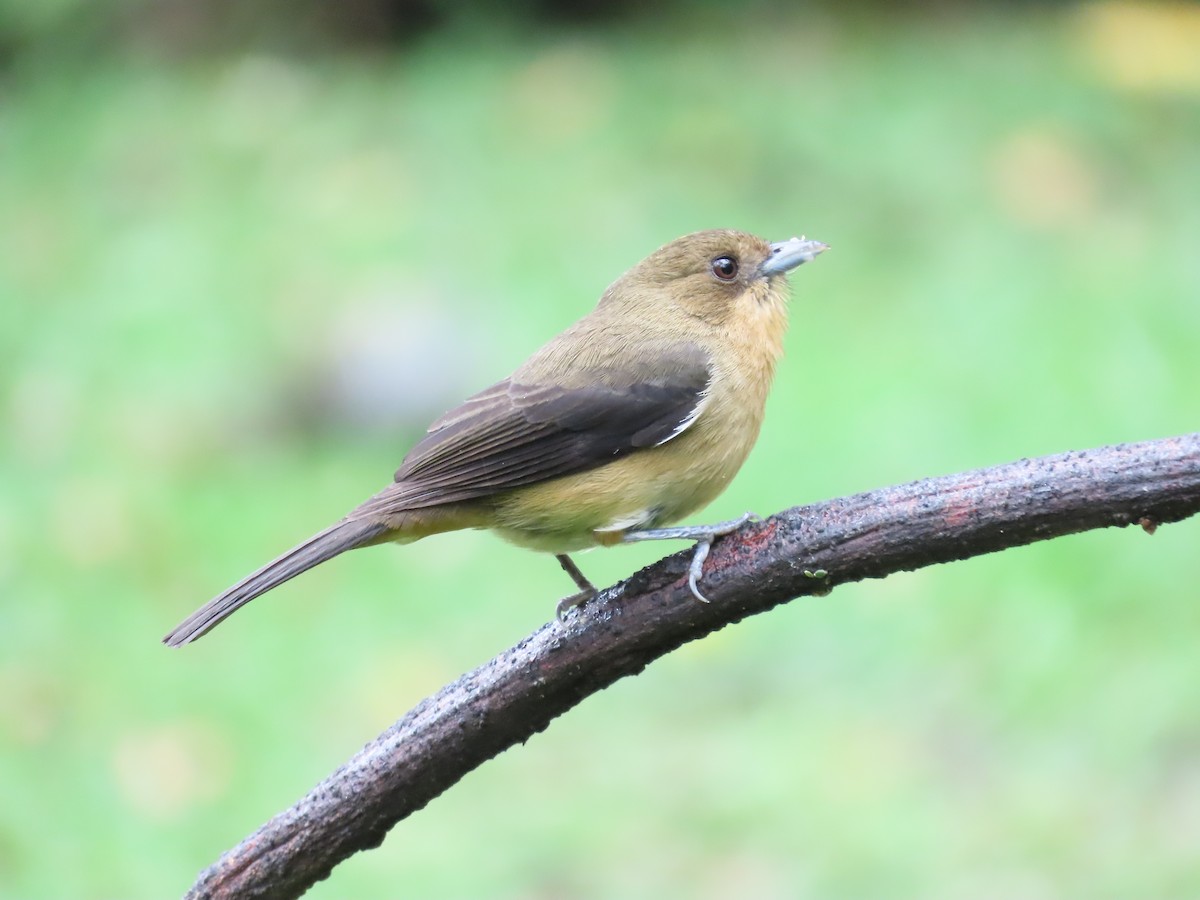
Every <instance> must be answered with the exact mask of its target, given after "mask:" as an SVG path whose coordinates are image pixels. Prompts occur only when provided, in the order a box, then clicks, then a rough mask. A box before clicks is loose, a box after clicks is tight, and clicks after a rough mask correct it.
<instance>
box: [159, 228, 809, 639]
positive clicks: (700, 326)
mask: <svg viewBox="0 0 1200 900" xmlns="http://www.w3.org/2000/svg"><path fill="white" fill-rule="evenodd" d="M826 249H827V247H826V245H825V244H822V243H820V242H819V241H813V240H806V239H805V238H792V239H791V240H787V241H780V242H778V243H774V244H771V243H767V242H766V241H764V240H762V239H761V238H757V237H755V236H753V235H750V234H745V233H743V232H738V231H701V232H697V233H695V234H689V235H686V236H685V237H681V238H678V239H677V240H674V241H672V242H671V243H669V244H667V245H666V246H664V247H662V248H660V249H659V250H656V251H655V252H654V253H652V254H651V255H650V256H648V257H647V258H646V259H644V260H642V261H641V262H640V263H638V264H637V265H636V266H634V267H633V268H632V269H630V270H629V271H628V272H626V273H625V274H624V275H622V276H621V277H620V278H618V279H617V280H616V281H615V282H613V283H612V285H610V286H609V288H608V290H606V291H605V292H604V295H603V296H602V297H601V298H600V302H599V304H598V305H597V306H596V308H595V309H594V310H593V311H592V312H590V313H588V315H586V316H584V317H583V318H582V319H580V320H579V321H578V322H576V323H575V324H574V325H572V326H571V327H570V328H568V329H567V330H566V331H564V332H563V333H562V334H560V335H558V336H557V337H555V338H553V339H552V340H551V341H550V342H549V343H548V344H546V345H545V346H544V347H542V348H541V349H540V350H538V351H537V352H536V353H534V354H533V356H531V357H530V358H529V359H528V360H527V361H526V362H525V364H524V365H522V366H521V367H520V368H518V369H517V370H516V371H515V372H514V373H513V374H512V375H510V376H509V377H508V378H505V379H504V380H503V381H500V382H498V383H497V384H494V385H492V387H490V388H487V389H486V390H484V391H481V392H480V393H478V394H476V395H475V396H473V397H471V398H469V399H468V400H466V401H465V402H464V403H463V404H462V405H461V406H458V407H456V408H454V409H452V410H450V411H449V412H448V413H446V414H445V415H444V416H442V417H441V418H440V419H438V420H437V421H436V422H434V423H433V424H432V425H430V426H429V430H428V432H427V434H426V435H425V437H424V438H423V439H422V440H421V441H420V442H418V443H417V445H416V446H415V447H413V448H412V450H411V451H409V454H408V456H406V457H405V459H404V462H403V463H402V464H401V466H400V468H399V470H398V471H397V472H396V475H395V480H394V483H393V484H390V485H388V487H386V488H384V489H383V490H382V491H380V492H379V493H378V494H376V495H375V496H374V497H371V498H370V499H369V500H367V501H366V502H365V503H363V504H361V505H360V506H358V507H356V508H355V509H353V510H351V512H350V513H349V514H348V515H347V516H346V517H345V518H343V519H342V520H341V521H339V522H336V523H334V524H333V525H331V526H329V527H328V528H326V529H325V530H324V531H321V532H319V533H318V534H316V535H313V536H312V537H311V538H309V539H308V540H306V541H304V543H302V544H300V545H298V546H297V547H295V548H293V549H291V550H289V551H288V552H287V553H285V554H284V555H283V556H281V557H279V558H278V559H276V560H274V561H273V562H270V563H268V564H267V565H265V566H263V567H262V568H261V569H259V570H258V571H257V572H254V573H253V574H252V575H250V576H248V577H247V578H245V579H243V580H242V581H239V582H238V583H237V584H235V585H234V586H233V587H231V588H229V590H227V591H225V592H224V593H223V594H220V595H219V596H217V597H216V598H214V599H213V600H211V601H210V602H209V603H208V604H206V605H205V606H203V607H202V608H200V609H199V610H197V611H196V612H195V613H194V614H192V615H191V616H190V617H188V618H187V619H186V620H185V621H184V622H182V623H181V624H180V625H179V626H178V627H177V628H176V629H175V630H174V631H172V632H171V633H170V634H168V635H167V636H166V637H165V638H164V639H163V641H164V643H166V644H168V645H170V646H178V645H180V644H186V643H188V642H189V641H194V640H195V639H196V638H198V637H200V636H201V635H203V634H205V633H206V632H207V631H209V630H210V629H211V628H213V627H215V626H216V625H217V624H218V623H220V622H221V621H222V620H224V619H225V618H226V617H227V616H229V615H231V614H232V613H233V612H234V611H235V610H237V609H239V608H240V607H242V606H244V605H245V604H246V603H249V602H250V601H251V600H253V599H254V598H255V597H257V596H259V595H260V594H262V593H265V592H266V591H269V590H271V589H272V588H274V587H278V586H279V585H280V584H282V583H283V582H285V581H287V580H289V579H291V578H294V577H295V576H297V575H299V574H300V573H301V572H304V571H307V570H308V569H311V568H312V567H313V566H315V565H318V564H319V563H322V562H325V561H326V560H328V559H331V558H332V557H334V556H337V555H338V554H340V553H342V552H344V551H346V550H351V549H353V548H355V547H365V546H368V545H370V544H381V543H385V542H389V541H391V542H396V543H401V544H404V543H409V542H411V541H415V540H418V539H419V538H423V537H427V536H428V535H431V534H437V533H439V532H443V531H453V530H456V529H459V528H490V529H491V530H492V531H494V532H496V533H497V534H499V535H500V536H501V537H503V538H505V539H506V540H509V541H512V542H513V543H515V544H519V545H520V546H523V547H528V548H531V549H533V550H541V551H544V552H548V553H553V554H555V555H556V557H557V558H558V561H559V562H560V564H561V565H562V566H563V568H564V569H565V570H566V571H567V573H568V574H569V575H571V577H572V579H573V580H574V581H575V583H576V586H577V587H578V588H579V593H577V594H575V595H573V596H571V597H568V598H566V599H565V600H564V601H562V603H560V604H559V610H560V613H561V612H562V611H563V609H565V608H566V607H568V606H570V605H573V604H575V603H579V602H584V601H586V600H587V599H588V598H590V597H591V596H593V595H594V594H595V592H596V591H595V588H594V587H593V586H592V585H591V583H590V582H588V580H587V579H586V578H585V577H584V576H583V574H582V573H581V572H580V571H579V569H578V568H577V567H576V566H575V564H574V562H572V560H571V559H570V557H569V556H567V554H568V553H571V552H573V551H576V550H582V549H584V548H587V547H593V546H596V545H612V544H619V543H622V542H630V541H641V540H658V539H686V540H694V541H697V542H698V543H697V546H696V552H695V554H694V556H693V558H692V565H691V567H690V570H689V575H688V581H689V584H690V586H691V589H692V592H693V593H694V594H695V595H696V597H697V598H699V599H701V600H703V599H704V596H703V595H702V594H701V592H700V589H699V586H698V584H697V582H698V581H699V580H700V579H701V577H702V574H703V565H704V560H705V558H706V557H707V555H708V551H709V547H710V546H711V545H712V542H713V540H715V539H716V538H717V537H719V536H721V535H723V534H728V533H729V532H730V531H732V530H734V529H736V528H737V527H738V526H739V525H741V524H742V523H744V522H745V521H746V520H747V519H748V518H750V517H749V516H746V517H743V518H742V519H739V520H736V521H733V522H722V523H718V524H716V525H711V526H698V527H677V528H666V527H663V526H664V525H666V524H668V523H670V522H675V521H678V520H679V519H681V518H683V517H684V516H687V515H689V514H690V513H692V512H694V511H696V510H698V509H700V508H701V507H703V506H704V505H706V504H707V503H709V502H710V501H711V500H712V499H713V498H715V497H716V496H717V495H718V494H719V493H721V491H722V490H724V489H725V487H726V485H728V484H729V482H730V480H731V479H732V478H733V476H734V475H735V474H736V473H737V471H738V469H739V468H741V465H742V463H743V462H744V461H745V459H746V456H747V454H749V452H750V448H751V447H752V446H753V445H754V442H755V440H756V439H757V438H758V431H759V426H760V425H761V423H762V418H763V407H764V404H765V402H766V399H767V392H768V390H769V388H770V386H771V380H772V377H773V376H774V373H775V363H776V361H777V360H778V359H779V356H780V354H781V352H782V349H783V334H784V330H785V328H786V325H787V280H786V276H787V274H788V273H789V272H790V271H791V270H792V269H794V268H796V267H797V266H799V265H800V264H801V263H805V262H808V261H810V260H812V259H813V258H814V257H816V256H817V254H819V253H821V252H823V251H824V250H826Z"/></svg>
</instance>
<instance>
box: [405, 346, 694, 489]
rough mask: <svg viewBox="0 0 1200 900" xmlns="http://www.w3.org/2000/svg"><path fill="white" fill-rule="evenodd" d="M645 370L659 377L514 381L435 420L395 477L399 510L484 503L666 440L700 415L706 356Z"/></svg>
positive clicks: (580, 375)
mask: <svg viewBox="0 0 1200 900" xmlns="http://www.w3.org/2000/svg"><path fill="white" fill-rule="evenodd" d="M643 368H644V369H648V370H650V371H652V372H654V373H655V374H653V375H652V376H645V375H644V374H643V375H642V376H641V377H630V376H629V375H627V374H625V373H623V372H621V371H620V370H606V369H597V370H596V371H593V372H583V371H578V370H576V371H574V372H572V373H571V381H572V382H573V384H572V385H571V386H561V385H556V384H522V383H521V382H520V381H519V380H517V379H518V378H519V377H520V373H518V375H515V376H513V378H509V379H505V380H504V381H501V382H499V383H498V384H495V385H493V386H492V387H490V388H488V389H487V390H485V391H482V392H480V393H478V394H476V395H475V396H474V397H471V398H470V399H469V400H467V401H466V402H464V403H463V404H462V405H461V406H458V407H456V408H455V409H452V410H451V411H450V412H448V413H446V415H444V416H442V417H441V418H440V419H438V420H437V421H436V422H434V423H433V425H432V426H430V429H429V433H428V434H427V435H426V436H425V437H424V438H423V439H422V440H421V442H420V443H418V444H417V445H416V446H415V447H413V449H412V450H411V451H410V452H409V454H408V456H407V457H405V460H404V464H403V465H401V467H400V469H399V470H398V471H397V472H396V481H397V482H398V483H399V484H400V485H402V486H404V488H405V490H403V502H404V504H405V505H406V506H409V507H413V506H432V505H435V504H439V503H451V502H455V501H459V500H471V499H475V498H478V497H485V496H488V495H490V494H495V493H498V492H500V491H506V490H510V489H512V488H517V487H522V486H524V485H529V484H535V483H537V482H540V481H546V480H548V479H550V478H556V477H559V476H561V475H568V474H571V473H573V472H580V471H583V470H585V469H590V468H593V467H595V466H598V465H600V464H602V463H605V462H608V461H610V460H613V459H615V458H617V457H619V456H621V455H623V454H625V453H629V452H632V451H634V450H637V449H640V448H644V447H653V446H655V445H657V444H661V443H664V442H666V441H668V440H670V439H671V438H672V437H674V436H675V435H676V434H678V433H681V432H682V431H683V430H684V429H685V428H686V427H687V426H688V425H690V424H691V422H692V421H693V420H694V418H695V417H696V415H697V414H698V412H699V409H700V406H701V403H702V402H703V400H704V397H705V391H706V388H707V386H708V382H709V379H710V377H711V370H710V367H709V362H708V357H707V355H706V354H705V353H704V352H703V351H702V350H700V348H698V347H695V346H691V345H689V346H686V347H679V348H675V349H673V350H672V351H671V353H670V355H669V358H656V359H655V364H654V365H653V366H643ZM389 493H390V494H392V497H393V499H394V500H399V499H400V497H399V496H398V495H397V494H395V493H394V492H389Z"/></svg>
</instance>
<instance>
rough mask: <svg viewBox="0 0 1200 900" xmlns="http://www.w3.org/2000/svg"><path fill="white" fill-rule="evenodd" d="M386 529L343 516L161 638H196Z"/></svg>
mask: <svg viewBox="0 0 1200 900" xmlns="http://www.w3.org/2000/svg"><path fill="white" fill-rule="evenodd" d="M387 530H388V528H387V526H386V525H384V524H383V523H382V522H379V521H371V520H364V519H343V520H342V521H340V522H338V523H336V524H335V525H331V526H329V527H328V528H326V529H325V530H324V531H322V532H319V533H318V534H314V535H313V536H312V537H310V538H309V539H308V540H307V541H305V542H304V543H303V544H300V545H298V546H296V547H293V548H292V549H291V550H289V551H288V552H287V553H285V554H283V556H281V557H279V558H278V559H276V560H273V561H271V562H269V563H267V564H266V565H265V566H263V567H262V568H261V569H259V570H258V571H257V572H255V573H254V574H253V575H249V576H247V577H246V578H243V579H242V580H241V581H239V582H238V583H237V584H235V585H234V586H233V587H231V588H229V590H227V591H225V592H224V593H223V594H221V595H219V596H217V597H214V598H213V599H212V600H210V601H209V602H208V603H206V604H205V605H204V606H202V607H200V609H198V610H196V611H195V612H194V613H192V614H191V615H190V616H188V617H187V618H186V619H184V621H182V622H180V623H179V625H178V626H176V628H175V630H174V631H172V632H171V633H170V634H168V635H167V636H166V637H164V638H163V643H164V644H166V645H167V646H168V647H178V646H180V645H181V644H187V643H190V642H191V641H194V640H196V638H198V637H200V636H201V635H203V634H205V633H207V632H208V631H210V630H211V629H213V628H215V627H216V626H217V625H219V624H220V623H221V622H222V621H224V620H225V619H226V618H228V617H229V616H231V615H233V613H235V612H236V611H237V610H239V609H241V608H242V607H243V606H245V605H246V604H247V603H249V602H250V601H251V600H253V599H254V598H255V597H257V596H258V595H259V594H265V593H266V592H267V591H269V590H271V589H272V588H275V587H278V586H279V585H281V584H283V583H284V582H285V581H288V580H290V579H292V578H295V577H296V576H297V575H299V574H300V573H301V572H307V571H308V570H309V569H311V568H312V567H313V566H316V565H320V564H321V563H323V562H325V561H326V560H327V559H332V558H333V557H335V556H337V555H338V554H339V553H344V552H345V551H347V550H353V549H354V548H355V547H361V546H363V545H364V544H369V543H371V541H372V540H373V539H374V538H377V537H379V536H380V535H381V534H383V533H384V532H386V531H387Z"/></svg>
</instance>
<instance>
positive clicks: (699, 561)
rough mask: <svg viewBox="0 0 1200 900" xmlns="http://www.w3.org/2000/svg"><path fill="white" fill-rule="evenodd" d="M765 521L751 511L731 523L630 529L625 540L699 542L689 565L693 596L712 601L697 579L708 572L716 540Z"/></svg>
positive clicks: (690, 586) (689, 583) (700, 599)
mask: <svg viewBox="0 0 1200 900" xmlns="http://www.w3.org/2000/svg"><path fill="white" fill-rule="evenodd" d="M758 521H761V520H760V519H759V517H758V516H756V515H755V514H754V513H751V512H748V513H746V514H744V515H742V516H739V517H738V518H736V519H730V520H729V521H728V522H717V523H715V524H713V525H681V526H678V527H675V528H651V529H647V530H645V531H630V532H627V533H626V534H625V535H624V537H622V538H621V540H623V541H626V542H632V541H672V540H674V541H695V542H696V552H695V553H694V554H693V555H692V563H691V565H689V566H688V587H689V588H691V591H692V596H693V597H695V598H696V599H697V600H699V601H700V602H701V603H708V598H707V597H705V596H704V595H703V594H702V593H700V588H699V586H698V585H697V582H699V581H700V579H701V578H702V577H703V575H704V561H705V560H706V559H708V553H709V551H710V550H712V545H713V541H715V540H716V539H717V538H719V537H724V536H725V535H727V534H733V532H735V531H737V530H738V529H739V528H741V527H742V526H743V525H746V524H748V523H750V522H758Z"/></svg>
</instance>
